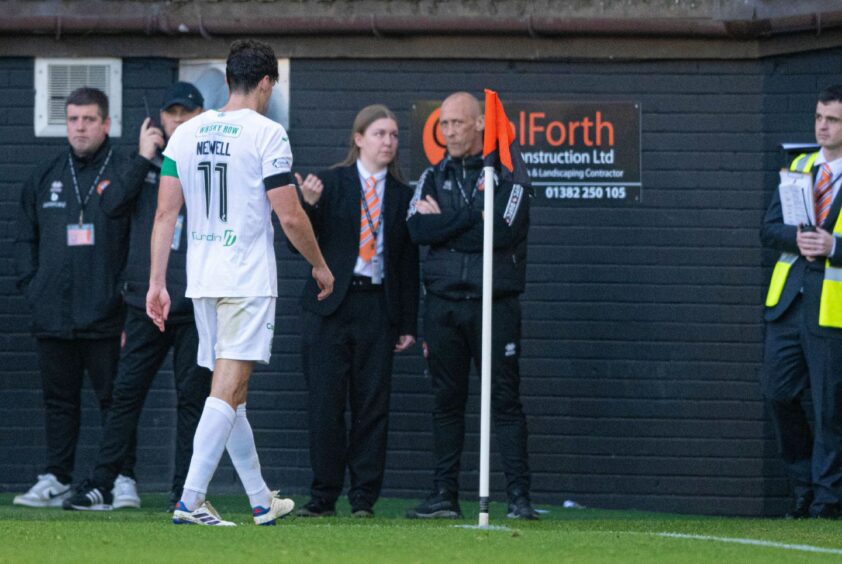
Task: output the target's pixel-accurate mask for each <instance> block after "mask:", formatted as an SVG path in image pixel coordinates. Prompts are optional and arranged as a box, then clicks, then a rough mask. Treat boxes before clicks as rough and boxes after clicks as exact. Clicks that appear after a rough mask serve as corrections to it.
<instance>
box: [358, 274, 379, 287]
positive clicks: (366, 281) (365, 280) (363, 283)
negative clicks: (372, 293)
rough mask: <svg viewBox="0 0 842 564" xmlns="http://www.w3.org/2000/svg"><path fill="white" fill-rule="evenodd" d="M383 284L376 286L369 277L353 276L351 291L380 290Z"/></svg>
mask: <svg viewBox="0 0 842 564" xmlns="http://www.w3.org/2000/svg"><path fill="white" fill-rule="evenodd" d="M382 288H383V284H374V283H373V282H372V281H371V277H369V276H357V275H354V276H351V289H353V290H380V289H382Z"/></svg>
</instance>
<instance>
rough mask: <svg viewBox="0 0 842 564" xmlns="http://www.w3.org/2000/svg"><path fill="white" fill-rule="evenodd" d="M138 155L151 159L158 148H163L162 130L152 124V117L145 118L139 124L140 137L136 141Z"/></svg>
mask: <svg viewBox="0 0 842 564" xmlns="http://www.w3.org/2000/svg"><path fill="white" fill-rule="evenodd" d="M137 144H138V147H139V149H138V151H137V152H138V153H140V156H141V157H143V158H145V159H147V160H150V161H151V160H152V159H154V158H155V154H156V153H157V152H158V149H163V148H164V132H163V131H161V130H160V129H158V128H157V127H153V126H152V118H146V119H145V120H143V123H142V124H140V139H139V140H138V142H137Z"/></svg>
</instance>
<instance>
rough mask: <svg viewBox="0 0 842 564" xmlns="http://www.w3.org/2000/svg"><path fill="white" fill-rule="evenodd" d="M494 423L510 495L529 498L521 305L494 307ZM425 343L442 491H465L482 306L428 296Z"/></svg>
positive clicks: (506, 301) (510, 302)
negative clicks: (463, 468)
mask: <svg viewBox="0 0 842 564" xmlns="http://www.w3.org/2000/svg"><path fill="white" fill-rule="evenodd" d="M492 310H493V311H492V316H493V323H492V337H491V347H492V352H491V419H492V422H493V424H494V430H495V434H496V437H497V444H498V447H499V450H500V456H501V458H502V461H503V471H504V473H505V475H506V492H507V493H508V495H509V497H512V496H513V494H514V492H520V493H524V494H528V493H529V487H530V473H529V462H528V456H527V445H526V442H527V436H528V431H527V427H526V416H525V415H524V413H523V406H522V405H521V402H520V368H519V359H520V319H521V314H520V301H519V300H518V298H517V296H512V297H507V298H500V299H495V300H494V303H493V307H492ZM424 340H425V342H426V343H427V347H428V359H427V361H428V364H429V367H430V375H431V378H432V384H433V393H434V395H435V398H434V401H435V403H434V408H433V442H434V455H435V459H436V468H435V476H434V481H435V485H436V488H437V489H438V490H447V491H449V492H452V493H457V492H458V491H459V463H460V459H461V457H462V447H463V444H464V439H465V403H466V401H467V399H468V375H469V374H470V370H471V361H472V360H473V362H474V364H475V366H476V368H477V371H478V372H479V371H480V368H481V363H482V303H481V301H480V300H466V301H452V300H446V299H443V298H441V297H438V296H435V295H433V294H429V293H428V294H427V300H426V312H425V315H424Z"/></svg>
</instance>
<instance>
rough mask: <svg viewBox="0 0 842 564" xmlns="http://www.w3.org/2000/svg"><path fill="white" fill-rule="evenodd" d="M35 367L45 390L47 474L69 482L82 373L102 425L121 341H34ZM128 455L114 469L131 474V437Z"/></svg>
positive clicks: (80, 401) (75, 442) (133, 449)
mask: <svg viewBox="0 0 842 564" xmlns="http://www.w3.org/2000/svg"><path fill="white" fill-rule="evenodd" d="M37 350H38V365H39V367H40V369H41V383H42V385H43V390H44V407H45V411H46V414H45V418H44V422H45V427H46V432H47V468H46V471H47V472H48V473H52V474H54V475H55V476H56V478H57V479H58V481H59V482H61V483H63V484H69V483H71V482H72V481H73V468H74V465H75V462H76V444H77V442H78V440H79V426H80V421H81V406H82V397H81V393H82V381H83V377H84V374H85V372H87V373H88V377H89V378H90V379H91V384H92V386H93V389H94V393H95V394H96V397H97V400H98V402H99V409H100V412H101V414H102V421H103V423H105V420H106V414H107V412H108V409H109V407H110V406H111V390H112V383H113V381H114V375H115V374H116V372H117V360H118V359H119V357H120V337H112V338H108V339H52V338H39V339H37ZM130 439H131V440H130V444H129V445H128V446H127V453H128V455H127V456H126V457H125V460H122V461H121V466H120V468H119V469H118V471H121V472H123V473H124V474H127V475H133V474H134V464H135V450H136V449H135V446H136V445H135V441H134V437H130Z"/></svg>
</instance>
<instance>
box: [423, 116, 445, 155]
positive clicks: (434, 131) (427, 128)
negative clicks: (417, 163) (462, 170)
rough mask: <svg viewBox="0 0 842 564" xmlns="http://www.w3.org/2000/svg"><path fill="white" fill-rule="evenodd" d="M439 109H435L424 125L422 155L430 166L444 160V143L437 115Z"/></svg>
mask: <svg viewBox="0 0 842 564" xmlns="http://www.w3.org/2000/svg"><path fill="white" fill-rule="evenodd" d="M440 112H441V108H436V109H435V110H434V111H433V112H432V113H431V114H430V117H428V118H427V121H426V123H424V134H423V145H424V155H425V156H426V157H427V160H428V161H430V164H433V165H436V164H438V163H439V161H441V160H442V159H443V158H444V153H445V147H446V145H445V143H444V139H443V138H442V136H441V128H440V127H439V113H440Z"/></svg>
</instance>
